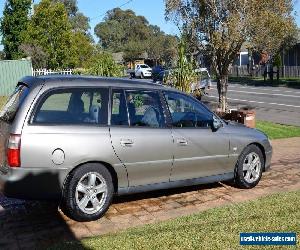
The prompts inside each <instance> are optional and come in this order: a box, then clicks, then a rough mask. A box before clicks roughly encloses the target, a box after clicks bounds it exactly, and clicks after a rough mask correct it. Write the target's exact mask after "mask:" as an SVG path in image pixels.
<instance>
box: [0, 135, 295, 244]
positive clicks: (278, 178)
mask: <svg viewBox="0 0 300 250" xmlns="http://www.w3.org/2000/svg"><path fill="white" fill-rule="evenodd" d="M272 145H273V148H274V156H273V159H272V167H271V170H270V171H269V172H266V173H264V174H263V178H262V180H261V181H260V183H259V185H258V186H257V187H255V188H254V189H251V190H242V189H237V188H235V187H232V186H230V185H228V184H225V183H216V184H210V185H199V186H194V187H188V188H178V189H172V190H164V191H158V192H150V193H144V194H136V195H131V196H125V197H120V198H116V199H115V200H114V204H113V205H112V206H111V208H110V209H109V210H108V212H107V213H106V214H105V216H104V217H103V218H101V219H100V220H98V221H94V222H87V223H79V222H75V221H73V220H70V219H69V218H67V217H65V216H64V215H63V214H62V213H61V212H60V211H58V210H57V208H56V205H55V204H51V203H40V202H34V201H32V202H25V201H22V200H15V199H8V198H5V197H4V196H2V195H0V249H36V248H38V249H41V248H42V247H46V246H50V245H53V244H55V243H57V242H59V241H65V240H76V241H77V240H80V239H82V238H84V237H90V236H95V235H101V234H106V233H109V232H117V231H119V230H123V229H126V228H129V227H133V226H138V225H143V224H147V223H154V222H159V221H163V220H167V219H170V218H175V217H178V216H182V215H188V214H192V213H198V212H201V211H203V210H206V209H209V208H213V207H217V206H222V205H225V204H232V203H236V202H241V201H246V200H251V199H256V198H258V197H261V196H265V195H268V194H272V193H276V192H283V191H291V190H299V189H300V182H299V180H300V155H299V146H300V137H299V138H292V139H281V140H274V141H272Z"/></svg>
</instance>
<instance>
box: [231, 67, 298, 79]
mask: <svg viewBox="0 0 300 250" xmlns="http://www.w3.org/2000/svg"><path fill="white" fill-rule="evenodd" d="M277 70H279V76H280V77H285V78H300V66H282V67H279V69H277V67H274V68H273V71H274V77H275V74H276V72H277ZM269 71H270V68H269V66H261V65H259V66H255V67H254V68H253V69H252V70H250V69H249V67H248V66H246V65H243V66H236V65H235V66H232V67H231V68H230V69H229V75H230V76H237V77H243V76H255V77H263V76H264V73H265V72H269Z"/></svg>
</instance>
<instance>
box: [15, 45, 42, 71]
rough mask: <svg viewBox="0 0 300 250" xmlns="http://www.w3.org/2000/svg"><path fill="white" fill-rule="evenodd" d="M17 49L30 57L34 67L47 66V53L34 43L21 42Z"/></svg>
mask: <svg viewBox="0 0 300 250" xmlns="http://www.w3.org/2000/svg"><path fill="white" fill-rule="evenodd" d="M19 49H20V50H21V51H22V52H23V53H24V54H25V55H26V56H27V57H30V58H31V61H32V65H33V67H34V68H38V69H41V68H45V67H46V66H47V61H48V55H47V54H46V53H45V52H44V50H43V49H42V48H41V47H40V46H38V45H34V44H21V45H20V47H19Z"/></svg>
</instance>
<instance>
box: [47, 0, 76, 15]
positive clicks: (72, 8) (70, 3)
mask: <svg viewBox="0 0 300 250" xmlns="http://www.w3.org/2000/svg"><path fill="white" fill-rule="evenodd" d="M52 2H53V3H62V4H63V5H64V6H65V8H66V11H67V14H68V16H69V17H72V16H75V15H76V14H77V12H78V7H77V0H52Z"/></svg>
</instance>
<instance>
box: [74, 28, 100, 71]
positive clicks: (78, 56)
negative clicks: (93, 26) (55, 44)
mask: <svg viewBox="0 0 300 250" xmlns="http://www.w3.org/2000/svg"><path fill="white" fill-rule="evenodd" d="M94 50H95V48H94V46H93V44H91V41H90V39H89V38H88V37H87V36H86V35H85V34H84V33H82V32H75V33H73V34H72V36H71V52H72V55H71V57H70V64H69V68H82V67H85V66H86V64H87V63H88V62H89V61H90V60H91V58H92V57H93V56H94ZM71 59H72V60H71Z"/></svg>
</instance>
